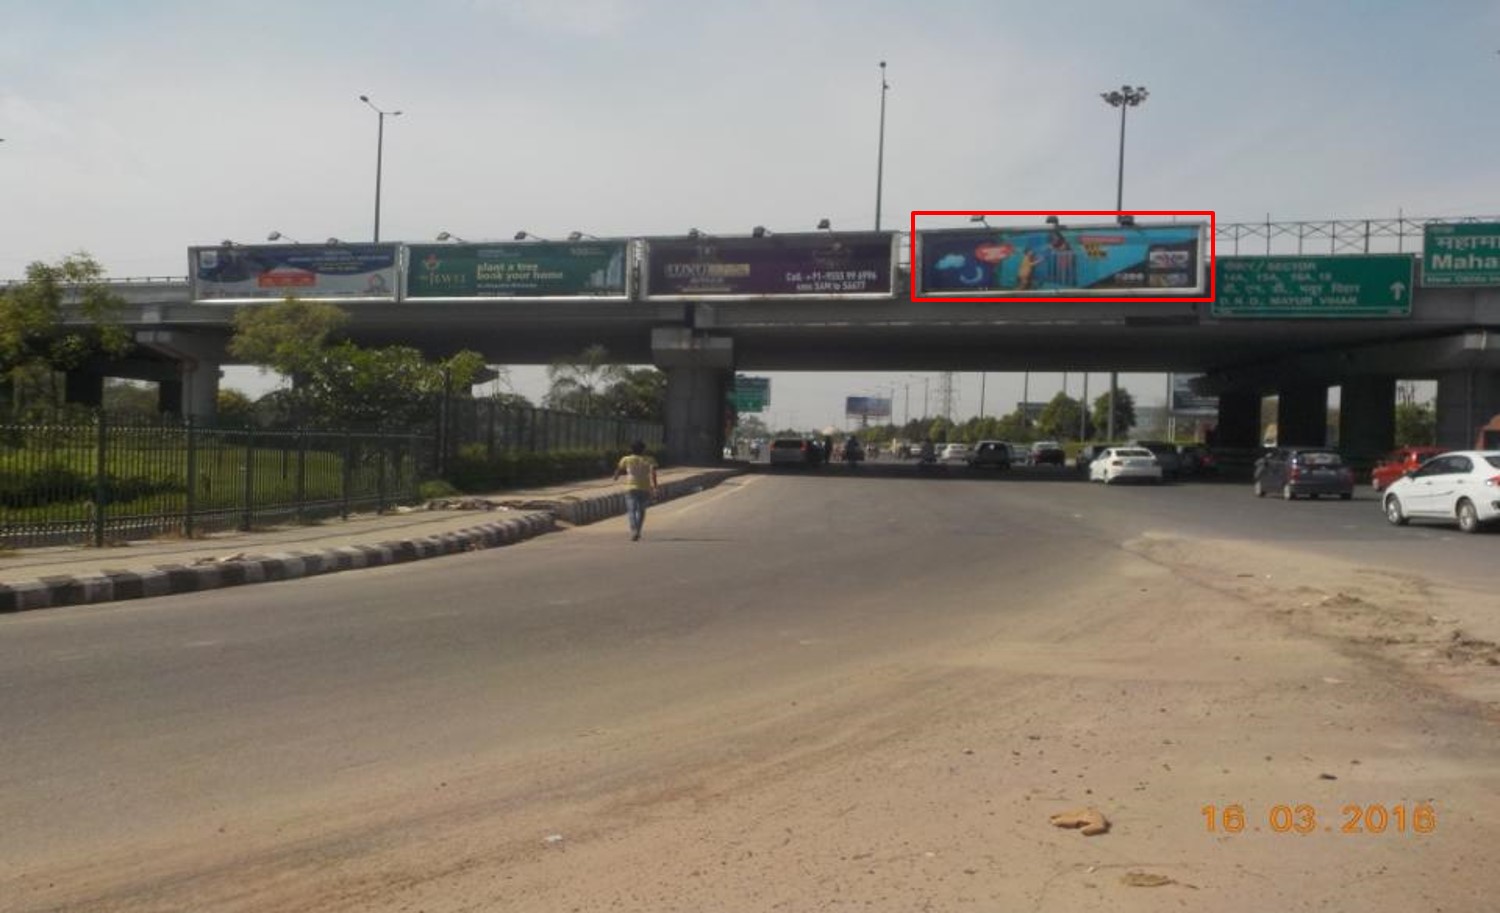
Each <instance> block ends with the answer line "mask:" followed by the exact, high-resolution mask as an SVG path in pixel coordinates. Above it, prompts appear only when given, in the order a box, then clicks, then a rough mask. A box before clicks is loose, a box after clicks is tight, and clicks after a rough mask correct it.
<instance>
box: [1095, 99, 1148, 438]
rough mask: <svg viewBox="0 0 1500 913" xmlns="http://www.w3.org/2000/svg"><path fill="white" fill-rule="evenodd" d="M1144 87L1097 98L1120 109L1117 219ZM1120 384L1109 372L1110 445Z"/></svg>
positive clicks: (1117, 374) (1116, 180) (1112, 372)
mask: <svg viewBox="0 0 1500 913" xmlns="http://www.w3.org/2000/svg"><path fill="white" fill-rule="evenodd" d="M1148 94H1149V93H1147V92H1146V87H1145V86H1131V85H1123V86H1121V87H1120V88H1119V89H1118V90H1117V91H1114V92H1101V93H1099V97H1100V98H1102V99H1104V102H1105V104H1107V105H1109V106H1110V107H1112V108H1119V109H1120V165H1119V171H1118V173H1117V174H1116V177H1115V212H1116V216H1117V217H1118V214H1119V211H1120V210H1122V209H1124V208H1125V112H1126V111H1127V110H1129V109H1131V108H1134V107H1136V106H1138V105H1140V104H1142V103H1144V102H1145V101H1146V96H1147V95H1148ZM1119 383H1120V374H1119V372H1118V371H1111V372H1109V415H1108V426H1109V432H1108V438H1109V442H1110V443H1114V440H1115V390H1116V388H1117V387H1118V386H1119Z"/></svg>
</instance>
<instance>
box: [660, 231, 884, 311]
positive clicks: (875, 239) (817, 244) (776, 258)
mask: <svg viewBox="0 0 1500 913" xmlns="http://www.w3.org/2000/svg"><path fill="white" fill-rule="evenodd" d="M645 260H646V266H645V277H646V279H645V289H644V297H646V298H656V299H668V300H672V299H700V298H738V299H758V298H884V297H890V295H891V294H892V289H893V286H892V277H893V276H894V275H895V272H896V270H895V261H896V247H895V235H893V234H892V233H891V232H860V233H840V234H830V233H827V232H818V233H804V234H795V235H769V236H767V237H763V238H744V237H740V238H716V237H709V236H706V235H705V236H701V237H697V238H651V239H648V240H647V241H646V242H645Z"/></svg>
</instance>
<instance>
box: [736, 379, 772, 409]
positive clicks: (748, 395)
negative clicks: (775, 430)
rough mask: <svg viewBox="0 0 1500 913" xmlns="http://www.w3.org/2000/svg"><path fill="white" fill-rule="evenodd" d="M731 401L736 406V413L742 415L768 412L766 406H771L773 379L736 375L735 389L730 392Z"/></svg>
mask: <svg viewBox="0 0 1500 913" xmlns="http://www.w3.org/2000/svg"><path fill="white" fill-rule="evenodd" d="M729 401H730V402H731V403H733V404H734V408H735V411H736V412H739V413H741V414H743V413H746V412H764V411H766V406H768V405H770V404H771V378H769V377H746V376H745V375H743V374H737V375H735V378H734V389H733V390H730V391H729Z"/></svg>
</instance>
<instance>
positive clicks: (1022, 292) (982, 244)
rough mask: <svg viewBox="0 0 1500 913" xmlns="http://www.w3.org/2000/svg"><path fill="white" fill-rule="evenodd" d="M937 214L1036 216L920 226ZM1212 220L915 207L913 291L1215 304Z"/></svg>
mask: <svg viewBox="0 0 1500 913" xmlns="http://www.w3.org/2000/svg"><path fill="white" fill-rule="evenodd" d="M932 216H950V217H951V216H964V217H968V218H969V219H970V220H971V221H979V220H980V219H981V218H985V219H988V218H990V217H994V218H996V219H1006V218H1010V219H1011V221H1012V222H1016V221H1018V220H1017V218H1016V217H1028V216H1029V217H1031V218H1029V219H1027V220H1026V223H1025V224H1003V225H989V224H988V223H986V224H985V225H984V226H983V227H971V228H923V227H922V226H921V225H919V224H918V219H919V217H932ZM1080 216H1081V217H1085V218H1083V219H1079V218H1076V217H1080ZM1043 217H1046V218H1047V221H1046V222H1043V223H1042V224H1040V225H1039V224H1037V222H1038V221H1040V219H1041V218H1043ZM1173 218H1175V219H1177V220H1181V221H1169V219H1173ZM1214 224H1215V215H1214V212H1213V210H1206V209H1205V210H1125V211H1121V210H1113V209H1089V210H1083V209H1073V210H1054V211H1046V210H1030V209H1026V210H1022V209H1011V210H953V209H943V210H913V211H912V214H911V245H912V246H911V264H912V267H911V279H912V281H911V288H912V295H911V297H912V300H913V301H943V300H950V299H958V300H965V301H1014V300H1049V301H1176V302H1194V301H1213V299H1214V259H1215V245H1214Z"/></svg>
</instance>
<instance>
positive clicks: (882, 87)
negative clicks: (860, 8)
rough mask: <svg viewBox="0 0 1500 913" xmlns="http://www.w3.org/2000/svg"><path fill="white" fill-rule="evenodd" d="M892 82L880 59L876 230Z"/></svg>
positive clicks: (882, 181)
mask: <svg viewBox="0 0 1500 913" xmlns="http://www.w3.org/2000/svg"><path fill="white" fill-rule="evenodd" d="M890 88H891V85H890V83H888V82H886V81H885V61H884V60H882V61H880V147H879V151H877V152H876V153H875V230H876V231H880V193H881V189H882V188H883V186H884V183H885V93H887V92H889V91H890Z"/></svg>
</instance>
